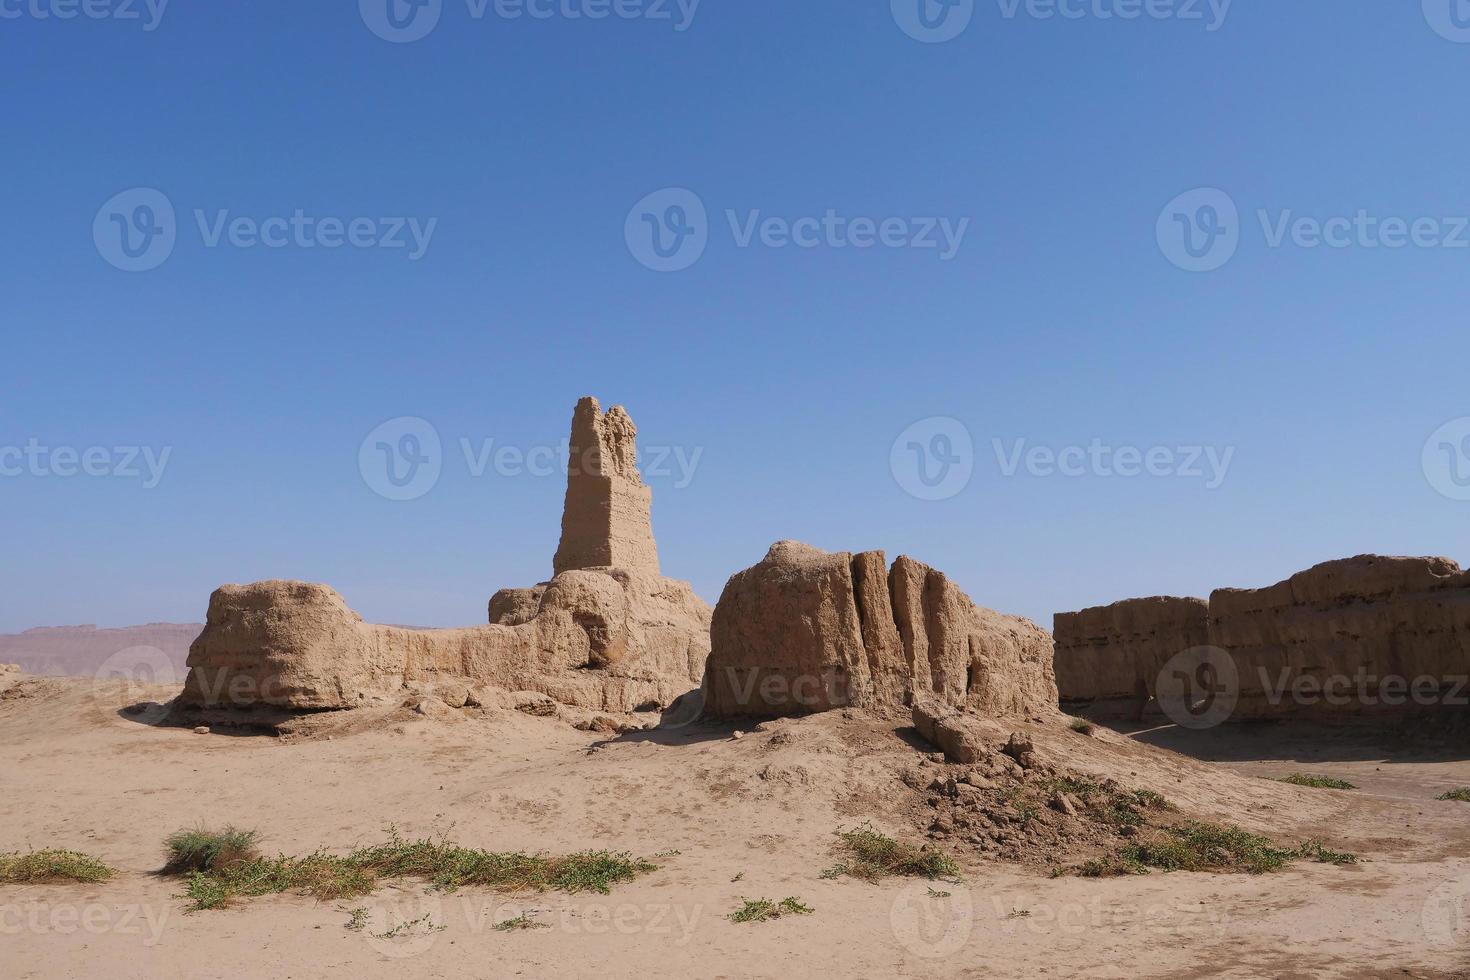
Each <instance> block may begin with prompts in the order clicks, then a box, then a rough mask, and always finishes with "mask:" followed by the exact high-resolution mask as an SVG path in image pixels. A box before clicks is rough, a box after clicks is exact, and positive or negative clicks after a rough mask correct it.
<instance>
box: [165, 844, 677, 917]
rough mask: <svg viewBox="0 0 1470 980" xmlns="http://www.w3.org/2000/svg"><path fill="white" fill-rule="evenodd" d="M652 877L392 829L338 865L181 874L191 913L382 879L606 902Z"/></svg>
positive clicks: (248, 865) (623, 867)
mask: <svg viewBox="0 0 1470 980" xmlns="http://www.w3.org/2000/svg"><path fill="white" fill-rule="evenodd" d="M175 836H178V835H175ZM215 836H218V835H215ZM170 840H172V838H171V839H170ZM251 840H252V841H253V840H254V838H253V836H252V837H251ZM657 869H658V866H657V865H655V864H652V863H650V862H648V861H644V860H642V859H638V858H634V857H632V856H631V855H628V854H615V853H613V852H611V851H583V852H580V853H577V854H569V855H566V856H563V857H553V856H550V855H544V854H524V853H519V852H514V853H497V852H492V851H482V850H477V849H473V848H465V847H460V846H459V845H457V844H451V843H449V842H447V841H434V840H414V841H410V840H404V839H403V838H402V837H400V836H399V835H398V833H397V832H396V831H394V830H392V829H391V828H390V831H389V839H388V840H387V841H386V842H385V843H383V844H378V845H375V846H372V847H363V848H358V849H357V850H354V851H352V852H351V853H350V854H348V855H346V856H345V857H339V856H336V855H332V854H328V853H326V852H325V851H317V852H315V853H312V854H308V855H306V856H305V857H288V856H286V855H284V854H283V855H280V856H278V857H274V858H265V857H258V856H253V857H250V858H248V859H244V860H240V861H235V862H232V863H228V864H222V863H221V862H219V861H215V862H213V863H211V864H210V865H208V866H207V867H205V868H203V869H199V868H191V867H188V866H185V867H184V868H183V870H185V871H187V873H188V875H189V882H188V888H187V890H186V894H187V895H188V897H190V898H192V899H194V908H195V909H196V910H197V909H214V908H222V907H224V906H225V905H228V904H229V903H230V901H231V900H232V899H234V898H236V897H254V896H259V895H272V894H277V893H280V892H301V893H303V894H306V895H310V896H312V897H313V898H316V899H318V900H323V901H324V900H331V899H339V898H342V899H345V898H356V897H358V896H360V895H367V894H369V893H371V892H372V891H373V889H374V888H376V887H377V883H378V881H379V880H380V879H383V878H420V879H423V880H425V881H428V882H429V883H430V884H431V885H433V886H434V887H435V888H437V889H439V890H440V891H454V890H455V889H457V888H462V887H469V886H478V887H482V888H491V889H494V890H496V891H503V892H516V891H562V892H568V893H572V894H575V893H577V892H586V891H593V892H598V893H599V894H603V895H606V894H608V893H609V892H610V891H611V889H612V886H613V885H615V884H620V883H622V882H626V881H632V880H633V879H634V878H637V877H638V876H639V875H641V874H647V873H648V872H650V871H656V870H657Z"/></svg>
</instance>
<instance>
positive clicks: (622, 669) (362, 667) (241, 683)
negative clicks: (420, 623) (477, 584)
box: [182, 569, 709, 712]
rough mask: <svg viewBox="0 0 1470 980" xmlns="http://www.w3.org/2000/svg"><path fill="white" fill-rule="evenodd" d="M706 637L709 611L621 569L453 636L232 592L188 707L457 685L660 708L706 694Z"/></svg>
mask: <svg viewBox="0 0 1470 980" xmlns="http://www.w3.org/2000/svg"><path fill="white" fill-rule="evenodd" d="M708 631H709V607H708V606H706V605H705V604H704V603H703V602H701V601H700V600H699V598H698V597H697V596H695V595H694V593H693V590H691V589H690V588H689V586H688V585H687V584H685V583H683V582H676V581H673V580H671V579H665V578H660V577H659V576H655V575H643V574H635V573H630V572H627V571H625V570H622V569H607V570H602V571H578V572H568V573H566V574H565V575H561V576H558V577H557V578H556V579H555V580H553V582H552V583H551V586H550V587H549V588H547V590H546V594H545V597H544V598H543V601H542V603H541V607H540V611H539V613H538V614H537V615H536V616H535V617H534V618H533V619H532V620H530V621H529V622H526V623H521V624H519V625H516V626H504V625H490V626H475V627H468V628H465V629H451V630H409V629H401V628H398V627H393V626H377V625H373V624H370V623H364V622H363V621H362V618H361V617H360V616H358V615H357V614H356V613H354V612H353V611H352V610H351V609H349V608H348V606H347V603H346V602H345V601H344V600H343V599H342V597H341V596H340V595H338V594H337V593H336V592H335V591H333V590H332V589H330V588H329V587H327V586H325V585H311V584H307V583H305V582H257V583H255V584H253V585H227V586H224V587H222V588H220V589H218V590H216V591H215V593H214V595H213V596H212V597H211V598H210V603H209V616H208V620H207V622H206V625H205V628H204V632H203V633H201V634H200V636H199V638H198V639H197V640H195V641H194V646H193V647H192V648H191V650H190V653H189V666H190V668H191V669H190V671H189V677H188V681H187V682H186V684H185V688H184V693H183V696H182V700H183V702H184V703H185V704H189V705H198V706H201V707H213V706H218V705H230V706H235V707H248V706H271V707H282V708H291V709H321V708H350V707H353V706H355V705H357V704H360V703H362V702H364V701H366V700H369V699H372V698H377V697H394V696H397V695H398V693H400V692H401V691H403V690H404V689H405V688H407V687H409V686H410V685H412V684H413V683H416V682H432V681H450V680H455V681H463V682H467V683H468V684H471V685H473V684H487V685H491V686H494V687H497V688H502V689H506V690H514V691H534V692H538V693H541V694H545V695H548V696H549V697H551V698H554V699H555V700H556V701H558V702H560V703H562V704H567V705H571V706H574V707H580V708H589V709H593V710H601V711H620V712H627V711H633V710H635V709H643V710H652V709H653V708H656V707H663V706H665V705H667V704H669V703H671V702H672V701H673V700H674V698H676V697H678V696H679V695H680V694H683V693H685V692H686V691H688V690H689V689H690V687H691V686H693V685H695V684H698V683H699V680H700V677H701V675H702V671H703V666H704V659H705V656H706V655H707V653H708V649H709V647H708V638H707V637H708Z"/></svg>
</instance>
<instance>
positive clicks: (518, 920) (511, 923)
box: [495, 912, 551, 932]
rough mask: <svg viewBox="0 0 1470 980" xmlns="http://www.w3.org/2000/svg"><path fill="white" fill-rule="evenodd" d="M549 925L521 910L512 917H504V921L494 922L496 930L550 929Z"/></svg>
mask: <svg viewBox="0 0 1470 980" xmlns="http://www.w3.org/2000/svg"><path fill="white" fill-rule="evenodd" d="M550 928H551V926H549V925H547V924H546V923H544V922H537V921H536V920H535V919H533V918H531V914H530V913H529V912H522V913H521V914H520V915H518V916H516V917H515V918H514V919H506V920H505V921H504V922H497V923H495V931H496V932H514V931H516V930H517V929H550Z"/></svg>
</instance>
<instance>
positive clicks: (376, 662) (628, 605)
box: [180, 398, 710, 712]
mask: <svg viewBox="0 0 1470 980" xmlns="http://www.w3.org/2000/svg"><path fill="white" fill-rule="evenodd" d="M636 434H637V429H636V428H635V427H634V425H633V420H632V419H630V418H629V417H628V414H627V412H625V411H623V409H622V408H621V407H615V408H613V409H611V410H610V411H608V412H607V413H606V414H603V413H602V412H601V411H600V409H599V407H598V404H597V402H596V400H595V399H592V398H584V399H582V401H581V402H579V403H578V405H577V409H576V412H575V414H574V416H573V423H572V438H571V447H572V448H571V453H570V459H569V460H568V470H569V477H568V480H567V495H566V510H565V513H564V515H563V520H562V539H561V546H560V547H559V548H558V549H557V553H556V558H555V561H554V571H555V573H556V574H555V576H554V577H553V578H552V580H551V581H550V582H546V583H542V584H540V585H537V586H534V587H532V588H526V589H506V590H502V591H500V592H497V593H496V594H495V595H494V596H493V597H492V598H491V600H490V603H489V618H490V625H488V626H474V627H467V628H464V629H448V630H410V629H401V628H398V627H393V626H376V625H372V624H369V623H364V622H363V621H362V617H360V616H359V615H357V614H356V613H355V612H353V611H352V610H351V609H350V608H348V606H347V603H346V602H345V601H344V600H343V598H342V597H341V596H340V595H338V594H337V592H335V591H334V590H333V589H331V588H330V587H328V586H325V585H313V584H309V583H306V582H287V581H271V582H257V583H255V584H253V585H226V586H223V587H222V588H220V589H218V590H216V591H215V593H214V595H213V596H212V597H211V598H210V602H209V613H208V618H207V621H206V624H205V627H204V631H203V632H202V633H201V634H200V635H199V638H198V639H196V640H195V641H194V643H193V645H192V646H191V647H190V651H189V660H188V665H189V676H188V678H187V680H186V682H185V687H184V693H183V694H182V695H181V697H180V702H181V704H183V705H184V706H190V707H225V708H251V707H272V708H284V709H289V710H320V709H327V708H350V707H354V706H356V705H359V704H362V703H364V702H368V701H373V700H384V699H392V698H395V697H399V696H401V695H402V693H403V692H404V691H405V690H406V689H411V688H413V687H416V686H423V685H429V686H431V687H432V686H435V685H438V686H439V687H440V688H442V689H443V690H448V691H459V692H463V691H464V690H465V689H466V688H467V687H474V686H476V685H482V686H488V687H493V688H499V689H502V690H504V691H513V692H535V693H539V694H543V695H547V696H549V697H551V698H552V699H554V700H556V701H558V702H561V703H562V704H566V705H569V706H572V707H577V708H586V709H590V710H597V711H615V712H631V711H634V710H654V709H657V708H660V707H663V706H666V705H668V704H669V703H671V702H672V701H673V700H674V699H675V698H677V697H678V696H680V695H682V694H685V693H687V692H688V691H689V690H690V689H691V688H693V687H695V686H696V685H698V683H699V681H700V680H701V678H702V677H703V674H704V662H705V657H706V656H707V654H708V652H709V623H710V608H709V606H708V605H706V604H705V603H704V602H703V601H701V600H700V599H699V597H698V596H696V595H695V594H694V592H693V590H692V589H691V588H690V587H689V584H688V583H687V582H681V581H676V580H674V579H668V578H664V577H662V576H661V575H660V574H659V571H658V569H659V564H658V551H657V548H656V546H655V544H654V540H653V531H652V524H651V521H650V516H649V509H650V505H651V500H652V494H651V492H650V491H649V489H648V488H647V487H646V486H644V485H643V481H642V479H641V478H640V477H639V475H638V471H637V469H636V468H635V466H636V462H637V448H636V445H635V441H634V440H635V437H636ZM589 464H590V465H589ZM459 697H460V698H462V697H463V694H462V693H461V694H460V695H459ZM457 699H458V698H456V700H457ZM460 703H461V704H462V703H463V701H462V700H461V701H460Z"/></svg>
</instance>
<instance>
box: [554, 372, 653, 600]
mask: <svg viewBox="0 0 1470 980" xmlns="http://www.w3.org/2000/svg"><path fill="white" fill-rule="evenodd" d="M637 436H638V428H637V426H635V425H634V424H633V420H632V419H631V418H629V417H628V413H627V412H625V411H624V410H623V407H622V406H621V405H614V406H613V407H612V408H610V409H608V410H607V412H606V413H605V414H604V413H603V411H602V409H601V407H600V406H599V405H598V404H597V399H595V398H590V397H589V398H583V399H582V400H581V401H580V402H578V403H577V410H576V412H575V413H573V415H572V438H571V453H570V459H569V460H568V470H567V497H566V505H565V506H564V507H563V508H562V516H561V544H560V545H559V546H558V547H557V549H556V558H555V559H554V560H553V562H552V565H553V569H554V571H556V572H557V573H561V572H566V571H571V570H573V569H578V568H607V567H614V568H626V569H629V570H630V571H640V572H651V573H653V574H655V575H657V574H658V570H659V567H658V548H657V547H656V546H655V545H654V542H653V524H652V520H651V518H650V516H649V511H650V508H651V506H652V503H653V491H652V490H650V489H649V488H648V487H647V486H645V485H644V483H643V477H642V476H640V475H639V473H638V448H637V441H636V440H637Z"/></svg>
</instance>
